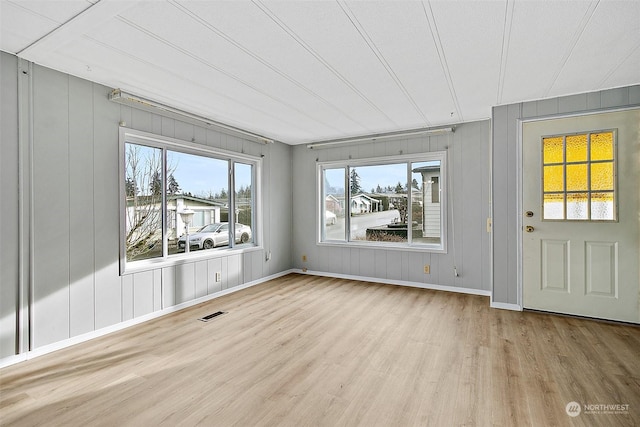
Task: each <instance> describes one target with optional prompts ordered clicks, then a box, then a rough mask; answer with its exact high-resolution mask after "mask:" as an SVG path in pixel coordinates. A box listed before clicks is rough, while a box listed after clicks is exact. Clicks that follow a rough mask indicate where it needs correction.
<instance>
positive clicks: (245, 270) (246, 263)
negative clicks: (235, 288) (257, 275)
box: [240, 252, 253, 283]
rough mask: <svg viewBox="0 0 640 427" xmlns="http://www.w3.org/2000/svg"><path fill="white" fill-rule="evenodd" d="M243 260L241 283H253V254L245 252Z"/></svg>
mask: <svg viewBox="0 0 640 427" xmlns="http://www.w3.org/2000/svg"><path fill="white" fill-rule="evenodd" d="M241 259H242V268H241V273H242V275H241V276H240V280H241V283H246V282H250V281H251V276H252V272H251V269H252V267H253V263H252V262H251V253H249V252H245V253H243V254H242V256H241Z"/></svg>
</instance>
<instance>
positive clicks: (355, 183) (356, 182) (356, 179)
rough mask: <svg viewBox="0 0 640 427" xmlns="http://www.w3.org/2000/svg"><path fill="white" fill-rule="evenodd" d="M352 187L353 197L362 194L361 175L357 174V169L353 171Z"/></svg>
mask: <svg viewBox="0 0 640 427" xmlns="http://www.w3.org/2000/svg"><path fill="white" fill-rule="evenodd" d="M349 181H350V183H351V184H350V187H351V195H352V196H355V195H356V194H360V193H362V187H360V175H358V172H356V170H355V169H351V179H350V180H349Z"/></svg>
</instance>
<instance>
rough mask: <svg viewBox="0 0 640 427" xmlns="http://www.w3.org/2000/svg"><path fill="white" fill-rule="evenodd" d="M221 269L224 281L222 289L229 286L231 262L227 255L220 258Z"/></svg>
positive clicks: (221, 284) (221, 285)
mask: <svg viewBox="0 0 640 427" xmlns="http://www.w3.org/2000/svg"><path fill="white" fill-rule="evenodd" d="M220 269H221V271H222V274H221V276H222V282H221V283H220V287H221V288H222V289H228V288H229V262H228V261H227V257H224V258H220Z"/></svg>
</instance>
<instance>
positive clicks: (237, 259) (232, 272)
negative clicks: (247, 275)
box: [227, 255, 242, 288]
mask: <svg viewBox="0 0 640 427" xmlns="http://www.w3.org/2000/svg"><path fill="white" fill-rule="evenodd" d="M241 280H242V256H241V255H230V256H228V257H227V288H233V287H235V286H238V285H239V284H240V283H242V282H241Z"/></svg>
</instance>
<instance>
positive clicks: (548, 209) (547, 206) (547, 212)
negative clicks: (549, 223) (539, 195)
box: [543, 194, 564, 219]
mask: <svg viewBox="0 0 640 427" xmlns="http://www.w3.org/2000/svg"><path fill="white" fill-rule="evenodd" d="M543 211H544V214H543V218H544V219H564V194H545V195H544V203H543Z"/></svg>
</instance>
